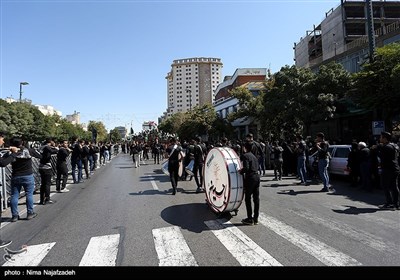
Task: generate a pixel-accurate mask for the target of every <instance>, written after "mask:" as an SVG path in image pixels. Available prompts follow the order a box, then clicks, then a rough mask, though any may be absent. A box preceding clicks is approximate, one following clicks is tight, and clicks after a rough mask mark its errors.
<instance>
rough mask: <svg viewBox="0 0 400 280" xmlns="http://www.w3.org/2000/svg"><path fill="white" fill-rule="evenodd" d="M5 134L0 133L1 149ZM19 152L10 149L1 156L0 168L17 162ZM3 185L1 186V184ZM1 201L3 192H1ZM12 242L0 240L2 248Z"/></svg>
mask: <svg viewBox="0 0 400 280" xmlns="http://www.w3.org/2000/svg"><path fill="white" fill-rule="evenodd" d="M4 137H5V133H3V132H1V131H0V147H3V144H4ZM17 152H18V148H17V147H9V151H7V152H6V153H5V154H0V167H4V166H6V165H8V164H9V163H11V162H12V161H14V160H15V155H16V153H17ZM0 185H1V184H0ZM0 201H1V192H0ZM0 227H1V211H0ZM11 242H12V241H11V240H3V239H1V238H0V248H3V247H6V246H8V245H10V244H11Z"/></svg>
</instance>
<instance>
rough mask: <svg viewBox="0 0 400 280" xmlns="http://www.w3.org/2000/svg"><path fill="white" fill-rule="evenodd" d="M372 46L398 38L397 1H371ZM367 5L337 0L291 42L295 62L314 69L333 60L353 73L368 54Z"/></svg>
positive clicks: (399, 35) (399, 13)
mask: <svg viewBox="0 0 400 280" xmlns="http://www.w3.org/2000/svg"><path fill="white" fill-rule="evenodd" d="M371 3H372V18H373V23H374V25H373V27H374V30H375V40H376V46H377V47H379V46H383V45H385V44H388V43H391V42H396V41H400V1H392V0H383V1H371ZM368 11H369V8H368V5H367V3H366V1H360V0H358V1H354V0H341V1H340V5H339V6H338V7H336V8H332V9H331V10H329V11H328V12H326V13H325V19H324V20H323V21H322V22H321V23H320V24H318V25H317V26H315V25H314V28H313V30H310V31H307V32H306V36H305V37H304V38H301V39H300V42H299V43H295V44H294V47H293V49H294V59H295V65H296V66H298V67H307V68H314V67H318V66H319V65H320V64H321V63H322V62H327V61H330V60H333V59H334V60H335V61H337V62H339V63H341V64H342V65H343V66H344V67H345V69H346V70H348V71H349V72H357V71H359V69H360V64H362V62H363V60H365V58H366V57H367V56H368V54H369V49H368V21H367V15H368Z"/></svg>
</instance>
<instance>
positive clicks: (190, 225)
mask: <svg viewBox="0 0 400 280" xmlns="http://www.w3.org/2000/svg"><path fill="white" fill-rule="evenodd" d="M231 217H232V216H231V215H230V214H229V213H228V212H226V213H225V212H224V213H220V214H218V213H215V212H213V211H212V210H211V209H210V208H209V207H208V204H207V203H206V202H204V203H189V204H181V205H173V206H170V207H167V208H165V209H164V210H163V211H162V212H161V218H163V219H164V220H165V221H166V222H167V223H169V224H172V225H176V226H179V227H181V228H183V229H187V230H189V231H191V232H196V233H200V232H203V231H206V230H210V229H209V228H208V227H207V225H206V224H205V223H204V222H205V221H208V220H215V219H216V218H225V219H226V220H229V219H230V218H231Z"/></svg>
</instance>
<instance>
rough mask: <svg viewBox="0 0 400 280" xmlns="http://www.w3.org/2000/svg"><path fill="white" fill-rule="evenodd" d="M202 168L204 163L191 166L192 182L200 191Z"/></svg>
mask: <svg viewBox="0 0 400 280" xmlns="http://www.w3.org/2000/svg"><path fill="white" fill-rule="evenodd" d="M203 168H204V163H196V162H195V163H194V165H193V174H194V181H195V182H196V185H197V188H198V189H201V188H202V186H203ZM199 177H200V180H199Z"/></svg>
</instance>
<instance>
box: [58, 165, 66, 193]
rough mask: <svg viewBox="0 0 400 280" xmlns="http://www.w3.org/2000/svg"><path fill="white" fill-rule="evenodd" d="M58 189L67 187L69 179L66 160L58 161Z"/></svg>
mask: <svg viewBox="0 0 400 280" xmlns="http://www.w3.org/2000/svg"><path fill="white" fill-rule="evenodd" d="M56 167H57V178H56V190H57V191H60V190H63V189H65V187H66V186H67V180H68V167H67V163H66V162H57V166H56Z"/></svg>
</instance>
